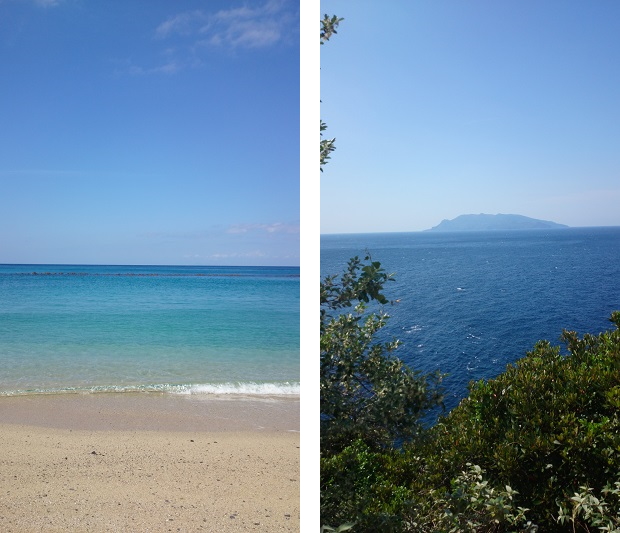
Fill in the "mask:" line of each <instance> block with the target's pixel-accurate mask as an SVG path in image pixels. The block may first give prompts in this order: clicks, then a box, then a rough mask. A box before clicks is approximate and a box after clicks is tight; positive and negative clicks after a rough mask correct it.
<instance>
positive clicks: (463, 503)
mask: <svg viewBox="0 0 620 533" xmlns="http://www.w3.org/2000/svg"><path fill="white" fill-rule="evenodd" d="M611 321H612V322H613V323H614V324H615V325H616V328H615V329H614V330H612V331H607V332H604V333H601V334H599V335H584V336H583V337H582V338H579V337H578V335H577V334H576V333H575V332H564V334H563V339H564V341H565V342H566V347H567V352H566V353H564V354H563V353H561V351H560V348H559V347H553V346H551V345H550V344H549V343H548V342H539V343H538V344H537V345H536V346H535V347H534V349H533V350H532V351H531V352H530V353H528V354H527V355H526V356H525V357H524V358H523V359H521V360H519V361H517V362H516V363H515V364H514V365H510V366H509V367H508V368H507V369H506V371H505V372H504V373H503V374H501V375H500V376H498V377H497V378H495V379H492V380H488V381H480V382H477V383H473V384H471V385H470V392H469V396H468V397H467V398H465V399H464V400H463V401H462V402H461V404H460V405H459V406H458V407H457V408H455V409H454V410H453V411H452V412H450V413H449V414H448V415H446V416H445V417H442V418H440V420H439V421H438V423H437V424H436V425H435V426H434V427H433V428H432V429H431V430H430V431H429V432H427V433H426V434H424V435H423V438H418V439H416V440H414V441H412V442H411V443H410V444H407V445H405V446H403V447H400V448H395V447H394V448H391V449H383V450H378V449H373V448H372V447H370V446H368V445H367V444H365V443H364V442H362V441H355V442H350V444H349V446H347V447H345V448H344V449H343V450H342V451H341V452H339V453H334V454H331V455H330V454H327V455H324V456H323V457H322V459H321V483H322V485H321V496H322V502H321V503H322V517H323V520H324V521H325V522H326V523H343V522H344V521H354V522H355V523H356V526H355V527H354V529H353V531H420V532H427V531H428V532H431V531H433V532H460V531H472V532H504V531H506V532H507V531H514V532H517V531H519V532H534V531H539V532H547V531H550V532H555V531H592V532H593V531H615V532H620V409H619V408H620V330H619V328H620V312H615V313H613V314H612V316H611Z"/></svg>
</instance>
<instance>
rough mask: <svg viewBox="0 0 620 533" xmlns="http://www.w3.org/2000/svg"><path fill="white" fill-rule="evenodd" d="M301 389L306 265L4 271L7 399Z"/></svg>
mask: <svg viewBox="0 0 620 533" xmlns="http://www.w3.org/2000/svg"><path fill="white" fill-rule="evenodd" d="M74 391H80V392H81V391H84V392H94V391H161V392H170V393H186V394H189V393H192V394H209V393H241V394H261V395H262V394H298V393H299V268H287V267H274V268H267V267H160V266H136V267H126V266H73V265H0V395H12V394H25V393H50V392H51V393H61V392H74Z"/></svg>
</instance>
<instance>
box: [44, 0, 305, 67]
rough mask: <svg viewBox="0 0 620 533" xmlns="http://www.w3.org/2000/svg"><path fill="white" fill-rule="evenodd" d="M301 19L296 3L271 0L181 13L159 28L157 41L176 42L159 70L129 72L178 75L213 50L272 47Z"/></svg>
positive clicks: (49, 0)
mask: <svg viewBox="0 0 620 533" xmlns="http://www.w3.org/2000/svg"><path fill="white" fill-rule="evenodd" d="M40 1H43V2H56V1H60V0H40ZM298 20H299V15H298V5H297V3H296V2H294V1H292V0H267V1H266V2H264V3H258V2H257V3H256V5H254V4H252V3H250V4H249V5H248V4H245V5H242V6H240V7H234V8H230V9H223V10H220V11H217V12H210V11H208V10H205V9H196V10H193V11H184V12H181V13H177V14H175V15H172V16H170V17H168V18H167V19H166V20H164V21H163V22H162V23H161V24H160V25H159V26H157V28H156V29H155V38H156V40H157V41H159V42H166V43H173V46H171V47H168V48H166V49H165V50H162V51H161V55H162V57H163V59H162V63H161V64H160V65H158V66H155V67H144V66H134V65H133V64H132V65H131V66H130V67H129V68H127V69H126V70H125V71H126V72H129V73H130V74H134V75H148V74H175V73H177V72H179V71H182V70H184V69H187V68H196V67H200V66H203V65H204V64H205V55H206V53H207V50H209V49H224V50H231V51H232V50H244V49H245V50H257V49H264V48H268V47H270V46H274V45H276V44H278V43H280V42H283V41H287V40H288V39H290V36H291V35H292V34H295V33H296V29H297V25H298Z"/></svg>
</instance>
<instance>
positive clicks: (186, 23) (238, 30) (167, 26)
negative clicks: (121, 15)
mask: <svg viewBox="0 0 620 533" xmlns="http://www.w3.org/2000/svg"><path fill="white" fill-rule="evenodd" d="M286 6H287V3H286V2H283V1H279V0H269V1H268V2H266V3H264V4H262V5H259V6H258V7H248V6H243V7H237V8H231V9H224V10H220V11H218V12H216V13H208V12H206V11H204V10H195V11H186V12H184V13H179V14H177V15H174V16H172V17H170V18H168V19H167V20H166V21H164V22H163V23H162V24H160V25H159V26H158V27H157V29H156V31H155V34H156V36H157V37H158V38H162V39H163V38H168V37H172V36H181V37H189V38H190V39H192V40H193V44H194V45H205V44H207V45H214V46H227V47H230V48H263V47H267V46H270V45H272V44H275V43H277V42H278V41H280V40H281V39H282V36H283V33H284V31H285V29H286V28H288V27H289V26H290V25H291V23H292V16H291V13H290V10H287V9H286Z"/></svg>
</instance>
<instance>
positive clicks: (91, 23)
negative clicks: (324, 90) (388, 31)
mask: <svg viewBox="0 0 620 533" xmlns="http://www.w3.org/2000/svg"><path fill="white" fill-rule="evenodd" d="M0 69H1V72H2V85H1V87H2V88H1V89H0V91H1V94H2V98H0V117H2V118H1V123H2V125H1V126H0V191H1V192H0V263H86V264H97V263H102V264H204V265H210V264H213V265H218V264H219V265H221V264H227V265H299V227H300V223H299V219H300V214H299V3H298V2H296V1H294V0H257V1H252V2H244V1H242V0H240V1H235V0H229V1H218V0H211V1H208V2H206V1H193V0H177V1H174V2H171V1H167V0H149V1H131V2H128V1H124V0H113V1H106V2H91V1H89V0H0Z"/></svg>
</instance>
